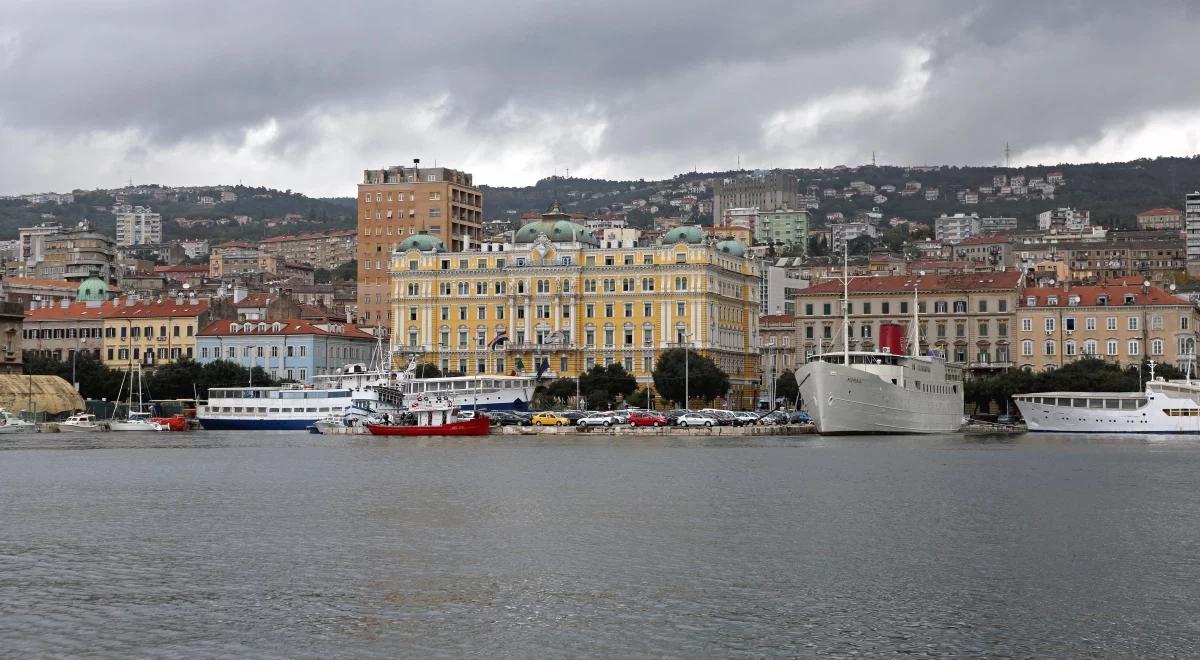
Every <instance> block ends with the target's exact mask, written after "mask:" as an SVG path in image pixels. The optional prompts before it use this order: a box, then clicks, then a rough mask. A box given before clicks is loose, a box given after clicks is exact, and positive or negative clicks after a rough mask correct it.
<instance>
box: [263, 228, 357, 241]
mask: <svg viewBox="0 0 1200 660" xmlns="http://www.w3.org/2000/svg"><path fill="white" fill-rule="evenodd" d="M357 233H358V232H357V230H354V229H340V230H335V231H329V232H321V231H313V232H308V233H304V234H288V235H286V236H275V237H273V238H264V239H262V240H261V241H259V242H258V243H259V245H262V244H263V243H285V242H287V241H305V240H311V239H315V238H334V237H338V236H354V235H356V234H357Z"/></svg>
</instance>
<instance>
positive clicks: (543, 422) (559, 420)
mask: <svg viewBox="0 0 1200 660" xmlns="http://www.w3.org/2000/svg"><path fill="white" fill-rule="evenodd" d="M530 423H532V424H533V425H534V426H570V425H571V420H569V419H567V418H566V417H563V416H562V415H560V414H558V413H552V412H540V413H538V414H536V415H534V416H533V419H532V420H530Z"/></svg>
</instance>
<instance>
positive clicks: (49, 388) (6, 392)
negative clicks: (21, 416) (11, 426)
mask: <svg viewBox="0 0 1200 660" xmlns="http://www.w3.org/2000/svg"><path fill="white" fill-rule="evenodd" d="M30 405H32V406H33V408H34V410H36V411H37V412H44V413H50V414H52V415H53V414H58V413H64V412H72V411H75V410H83V406H84V402H83V399H82V398H81V397H80V396H79V393H78V392H76V391H75V388H74V387H72V386H71V384H70V383H68V382H67V381H65V380H63V379H62V378H60V377H58V376H19V375H9V374H5V375H2V376H0V407H3V408H4V409H5V410H7V411H9V412H13V413H15V412H17V411H20V410H28V409H29V407H30Z"/></svg>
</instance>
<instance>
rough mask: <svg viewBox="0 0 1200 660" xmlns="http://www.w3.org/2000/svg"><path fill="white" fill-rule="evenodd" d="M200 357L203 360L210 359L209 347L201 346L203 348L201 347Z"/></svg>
mask: <svg viewBox="0 0 1200 660" xmlns="http://www.w3.org/2000/svg"><path fill="white" fill-rule="evenodd" d="M200 357H201V358H206V357H208V347H207V346H201V347H200Z"/></svg>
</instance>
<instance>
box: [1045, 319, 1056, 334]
mask: <svg viewBox="0 0 1200 660" xmlns="http://www.w3.org/2000/svg"><path fill="white" fill-rule="evenodd" d="M1046 332H1054V319H1053V318H1047V319H1046Z"/></svg>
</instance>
